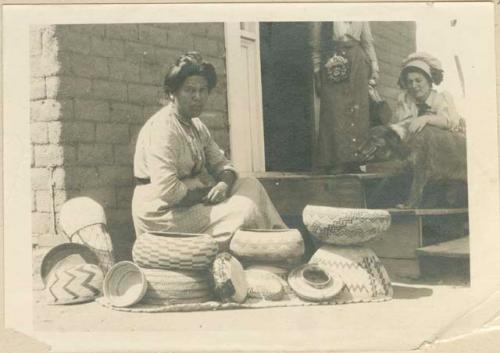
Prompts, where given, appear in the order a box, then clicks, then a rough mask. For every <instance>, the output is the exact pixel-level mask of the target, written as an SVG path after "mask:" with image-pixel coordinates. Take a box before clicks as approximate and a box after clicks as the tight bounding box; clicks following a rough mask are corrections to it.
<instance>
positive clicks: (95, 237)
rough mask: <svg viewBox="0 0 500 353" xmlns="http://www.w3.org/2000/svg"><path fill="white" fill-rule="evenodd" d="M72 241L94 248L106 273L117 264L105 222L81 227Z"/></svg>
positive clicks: (74, 234)
mask: <svg viewBox="0 0 500 353" xmlns="http://www.w3.org/2000/svg"><path fill="white" fill-rule="evenodd" d="M71 241H72V242H73V243H77V244H83V245H85V246H87V247H88V248H89V249H90V250H92V251H93V252H94V253H95V254H96V255H97V257H98V258H99V266H100V267H101V269H102V271H103V272H104V274H106V273H108V271H109V270H110V269H111V267H113V265H114V264H115V256H114V252H113V244H112V243H111V236H110V235H109V233H108V231H107V229H106V225H105V224H102V223H98V224H91V225H89V226H86V227H84V228H82V229H79V230H78V231H76V232H75V233H73V235H72V236H71Z"/></svg>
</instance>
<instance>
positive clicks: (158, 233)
mask: <svg viewBox="0 0 500 353" xmlns="http://www.w3.org/2000/svg"><path fill="white" fill-rule="evenodd" d="M145 234H148V235H154V236H159V237H166V238H180V239H182V238H196V237H198V238H200V237H210V235H208V234H206V233H184V232H167V231H160V230H159V231H149V232H145V233H142V234H141V235H139V237H141V236H143V235H145Z"/></svg>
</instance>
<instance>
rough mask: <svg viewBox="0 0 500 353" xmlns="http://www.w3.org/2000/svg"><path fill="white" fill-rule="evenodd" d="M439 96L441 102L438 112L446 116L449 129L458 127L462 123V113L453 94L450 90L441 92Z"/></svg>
mask: <svg viewBox="0 0 500 353" xmlns="http://www.w3.org/2000/svg"><path fill="white" fill-rule="evenodd" d="M439 96H440V102H439V105H438V110H437V112H436V114H437V115H440V116H443V117H444V118H446V125H447V128H448V129H449V130H454V129H457V128H458V127H459V125H460V115H459V114H458V112H457V108H456V106H455V102H454V100H453V96H452V95H451V94H450V93H448V92H441V93H440V95H439Z"/></svg>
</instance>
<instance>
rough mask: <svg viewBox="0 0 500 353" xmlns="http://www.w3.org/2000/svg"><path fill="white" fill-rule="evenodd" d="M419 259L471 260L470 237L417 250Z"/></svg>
mask: <svg viewBox="0 0 500 353" xmlns="http://www.w3.org/2000/svg"><path fill="white" fill-rule="evenodd" d="M416 253H417V255H418V256H419V257H422V256H428V257H444V258H457V259H468V258H469V237H462V238H458V239H454V240H450V241H445V242H442V243H438V244H434V245H429V246H424V247H422V248H419V249H417V250H416Z"/></svg>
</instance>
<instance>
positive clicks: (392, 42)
mask: <svg viewBox="0 0 500 353" xmlns="http://www.w3.org/2000/svg"><path fill="white" fill-rule="evenodd" d="M370 28H371V30H372V35H373V39H374V45H375V50H376V52H377V58H378V61H379V66H380V80H379V83H378V88H379V92H380V94H381V95H382V96H383V97H384V98H385V99H386V100H387V102H388V103H389V105H390V106H391V107H392V108H394V107H395V104H396V100H397V97H398V95H399V93H400V90H399V87H398V85H397V81H398V78H399V72H400V70H401V62H402V61H403V59H404V58H406V57H407V56H408V54H411V53H413V52H415V51H416V47H417V41H416V30H417V28H416V23H415V22H370Z"/></svg>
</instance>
